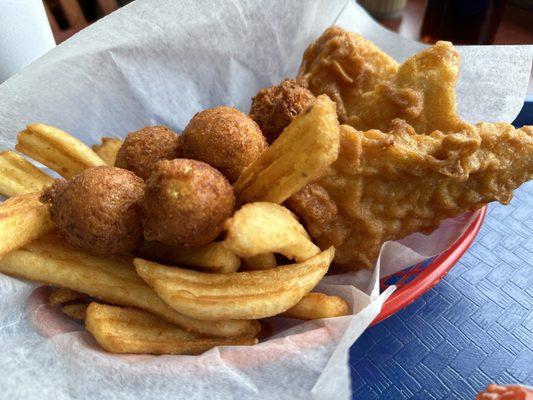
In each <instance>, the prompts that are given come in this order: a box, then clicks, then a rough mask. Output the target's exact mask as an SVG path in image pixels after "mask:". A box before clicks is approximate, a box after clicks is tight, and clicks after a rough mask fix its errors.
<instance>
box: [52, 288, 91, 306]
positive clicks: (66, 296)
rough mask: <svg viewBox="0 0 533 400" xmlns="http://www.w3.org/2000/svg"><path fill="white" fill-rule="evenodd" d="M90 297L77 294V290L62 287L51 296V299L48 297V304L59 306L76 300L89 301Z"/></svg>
mask: <svg viewBox="0 0 533 400" xmlns="http://www.w3.org/2000/svg"><path fill="white" fill-rule="evenodd" d="M88 297H90V296H88V295H86V294H83V293H80V292H76V291H75V290H70V289H67V288H62V287H60V288H57V289H56V290H54V291H53V292H52V293H51V294H50V297H48V303H50V305H51V306H57V305H59V304H65V303H70V302H71V301H75V300H81V299H87V298H88Z"/></svg>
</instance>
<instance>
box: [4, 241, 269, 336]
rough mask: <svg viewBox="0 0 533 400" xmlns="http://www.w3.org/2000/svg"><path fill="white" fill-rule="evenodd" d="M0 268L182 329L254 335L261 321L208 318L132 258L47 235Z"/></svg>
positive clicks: (215, 333) (14, 274) (7, 259)
mask: <svg viewBox="0 0 533 400" xmlns="http://www.w3.org/2000/svg"><path fill="white" fill-rule="evenodd" d="M0 272H4V273H6V274H8V275H13V276H17V277H20V278H25V279H29V280H33V281H38V282H43V283H47V284H49V285H54V286H61V287H66V288H69V289H72V290H75V291H78V292H81V293H87V294H88V295H89V296H92V297H95V298H99V299H102V300H103V301H105V302H106V303H111V304H118V305H123V306H131V307H138V308H142V309H145V310H147V311H150V312H152V313H154V314H157V315H159V316H160V317H162V318H164V319H166V320H167V321H169V322H171V323H174V324H176V325H178V326H180V327H181V328H183V329H186V330H190V331H195V332H198V333H202V334H205V335H210V336H249V337H254V336H256V334H257V332H258V331H259V329H260V326H259V323H258V322H257V321H244V320H227V321H218V322H206V321H203V320H200V319H197V318H194V317H188V316H186V315H183V314H180V313H178V312H176V311H174V310H172V309H171V308H170V307H169V306H167V305H166V304H165V303H164V302H163V301H162V300H161V299H160V298H159V297H158V296H157V295H156V293H155V292H154V290H152V289H151V288H150V287H149V286H148V285H146V284H145V283H144V281H143V280H142V279H141V278H140V277H139V276H138V275H137V274H136V273H135V269H134V268H133V264H132V261H131V257H128V256H96V255H92V254H89V253H86V252H84V251H81V250H76V249H73V248H71V247H69V246H67V245H65V244H63V243H62V242H61V240H60V239H59V238H57V237H55V236H52V235H47V236H44V237H42V238H40V239H38V240H36V241H34V242H32V243H30V244H28V245H27V246H25V247H24V248H23V249H20V250H16V251H13V252H11V253H9V254H6V255H5V256H4V257H3V258H1V259H0Z"/></svg>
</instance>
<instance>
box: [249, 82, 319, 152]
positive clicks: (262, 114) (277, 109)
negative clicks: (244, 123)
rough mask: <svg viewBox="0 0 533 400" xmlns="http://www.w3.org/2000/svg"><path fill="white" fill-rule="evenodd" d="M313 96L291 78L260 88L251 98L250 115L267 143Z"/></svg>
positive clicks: (276, 135)
mask: <svg viewBox="0 0 533 400" xmlns="http://www.w3.org/2000/svg"><path fill="white" fill-rule="evenodd" d="M314 100H315V96H313V94H312V93H311V92H310V91H309V90H308V89H306V88H305V87H303V86H300V85H299V84H298V83H296V81H295V80H293V79H285V80H284V81H283V82H281V83H280V84H279V85H276V86H271V87H269V88H266V89H261V90H260V91H259V93H257V94H256V95H255V97H254V98H252V106H251V108H250V117H252V119H253V120H254V121H255V122H257V124H258V125H259V127H260V128H261V131H262V132H263V135H265V137H266V139H267V141H268V143H272V142H273V141H274V140H276V139H277V138H278V136H279V135H280V134H281V132H283V129H285V128H286V127H287V125H289V124H290V123H291V121H292V120H293V119H294V117H296V116H297V115H298V114H300V112H302V111H303V110H305V109H306V108H307V106H309V105H310V104H311V103H313V101H314Z"/></svg>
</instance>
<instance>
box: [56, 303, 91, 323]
mask: <svg viewBox="0 0 533 400" xmlns="http://www.w3.org/2000/svg"><path fill="white" fill-rule="evenodd" d="M88 305H89V303H74V304H67V305H65V306H63V307H61V312H62V313H63V314H65V315H66V316H67V317H69V318H72V319H79V320H80V321H84V320H85V316H86V313H87V306H88Z"/></svg>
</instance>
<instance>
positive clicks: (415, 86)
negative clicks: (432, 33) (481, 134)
mask: <svg viewBox="0 0 533 400" xmlns="http://www.w3.org/2000/svg"><path fill="white" fill-rule="evenodd" d="M458 74H459V53H458V52H457V50H455V48H454V47H453V45H452V44H451V43H450V42H437V43H436V44H435V45H434V46H432V47H429V48H427V49H425V50H423V51H421V52H420V53H418V54H415V55H414V56H413V57H411V58H409V59H408V60H406V61H405V62H404V63H403V64H402V65H401V66H400V67H399V69H398V72H397V74H396V75H395V76H394V77H393V78H392V79H391V80H390V81H387V82H383V83H379V84H377V85H376V87H375V88H374V90H372V91H370V92H367V93H365V94H363V96H362V97H361V100H360V102H358V103H354V104H350V105H346V107H347V110H348V116H347V118H346V123H347V124H348V125H351V126H353V127H354V128H356V129H359V130H367V129H379V130H382V131H384V132H385V131H387V130H389V129H390V128H391V122H392V121H393V120H394V119H395V118H401V119H403V120H404V121H406V122H407V123H409V124H410V125H411V126H412V127H413V128H414V130H415V131H416V132H417V133H421V134H422V133H427V134H429V133H431V132H433V131H434V130H437V129H438V130H440V131H442V132H458V131H460V130H463V129H467V125H468V124H466V123H465V122H463V121H461V119H460V118H459V116H458V115H457V110H456V101H455V84H456V82H457V76H458Z"/></svg>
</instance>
